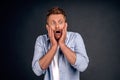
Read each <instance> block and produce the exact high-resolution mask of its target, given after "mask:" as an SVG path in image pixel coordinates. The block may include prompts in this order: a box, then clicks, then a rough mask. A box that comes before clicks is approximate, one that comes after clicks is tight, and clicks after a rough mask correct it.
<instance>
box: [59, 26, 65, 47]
mask: <svg viewBox="0 0 120 80" xmlns="http://www.w3.org/2000/svg"><path fill="white" fill-rule="evenodd" d="M66 34H67V26H65V27H64V28H63V30H62V36H61V38H60V39H59V42H58V44H59V45H60V46H61V45H64V44H65V39H66Z"/></svg>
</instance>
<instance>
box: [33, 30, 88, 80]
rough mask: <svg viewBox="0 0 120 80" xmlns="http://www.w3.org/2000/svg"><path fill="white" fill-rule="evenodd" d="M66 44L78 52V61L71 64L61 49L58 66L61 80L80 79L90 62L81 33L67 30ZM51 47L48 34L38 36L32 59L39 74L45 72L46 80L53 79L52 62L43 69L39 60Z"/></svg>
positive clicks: (35, 70) (34, 68) (35, 71)
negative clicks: (81, 73)
mask: <svg viewBox="0 0 120 80" xmlns="http://www.w3.org/2000/svg"><path fill="white" fill-rule="evenodd" d="M65 44H66V45H67V47H69V48H70V49H71V50H72V51H74V52H75V53H76V61H75V64H74V65H71V64H70V63H69V62H68V60H67V59H66V57H65V56H64V55H63V53H62V51H61V50H59V57H58V63H59V64H58V66H59V75H60V80H80V72H83V71H84V70H85V69H86V68H87V66H88V63H89V59H88V56H87V53H86V49H85V45H84V42H83V39H82V37H81V35H80V34H79V33H76V32H67V37H66V40H65ZM49 49H50V40H49V37H48V35H46V34H45V35H40V36H38V38H37V40H36V43H35V50H34V57H33V61H32V69H33V71H34V73H35V74H36V75H37V76H40V75H42V74H45V77H44V80H53V78H52V68H51V64H50V65H49V67H48V69H46V70H42V69H41V66H40V65H39V60H40V58H41V57H43V56H44V55H45V54H46V53H47V51H48V50H49Z"/></svg>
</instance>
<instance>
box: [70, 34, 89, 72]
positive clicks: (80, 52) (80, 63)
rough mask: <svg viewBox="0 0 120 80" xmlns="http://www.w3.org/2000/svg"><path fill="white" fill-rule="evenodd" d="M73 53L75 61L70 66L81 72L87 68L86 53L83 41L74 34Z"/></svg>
mask: <svg viewBox="0 0 120 80" xmlns="http://www.w3.org/2000/svg"><path fill="white" fill-rule="evenodd" d="M75 53H76V61H75V64H74V65H72V66H73V67H74V68H76V69H77V70H78V71H80V72H83V71H85V69H86V68H87V66H88V63H89V59H88V56H87V53H86V49H85V45H84V42H83V39H82V37H81V35H80V34H79V33H75Z"/></svg>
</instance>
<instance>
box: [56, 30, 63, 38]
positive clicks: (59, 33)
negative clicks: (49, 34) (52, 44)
mask: <svg viewBox="0 0 120 80" xmlns="http://www.w3.org/2000/svg"><path fill="white" fill-rule="evenodd" d="M61 35H62V33H61V31H60V30H57V31H55V38H56V39H59V38H60V37H61Z"/></svg>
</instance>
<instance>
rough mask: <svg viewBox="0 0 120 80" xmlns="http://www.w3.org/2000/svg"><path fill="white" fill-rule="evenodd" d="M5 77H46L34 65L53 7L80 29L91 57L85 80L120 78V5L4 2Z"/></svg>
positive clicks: (0, 51) (1, 66) (0, 46)
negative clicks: (47, 16) (37, 46)
mask: <svg viewBox="0 0 120 80" xmlns="http://www.w3.org/2000/svg"><path fill="white" fill-rule="evenodd" d="M0 4H1V9H0V10H1V12H0V14H1V15H0V16H1V26H0V28H1V29H0V36H1V38H0V73H1V77H0V78H2V79H1V80H42V78H43V76H40V77H37V76H36V75H35V74H34V73H33V71H32V68H31V63H32V58H33V53H34V45H35V41H36V38H37V37H38V36H39V35H41V34H45V33H46V32H47V31H46V30H45V16H46V12H47V10H48V9H50V8H52V7H53V6H59V7H61V8H63V9H64V10H65V11H66V13H67V16H68V17H67V19H68V25H69V27H68V28H69V29H68V30H71V31H75V32H79V33H80V34H81V35H82V37H83V39H84V42H85V46H86V50H87V54H88V57H89V59H90V63H89V66H88V68H87V70H86V71H85V72H83V73H81V80H120V69H119V68H120V51H119V50H120V45H119V41H120V31H119V30H120V4H119V1H117V0H112V1H110V0H109V1H105V0H104V1H57V0H55V1H30V0H28V1H21V0H20V1H19V0H16V1H11V0H10V1H4V2H1V3H0Z"/></svg>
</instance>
